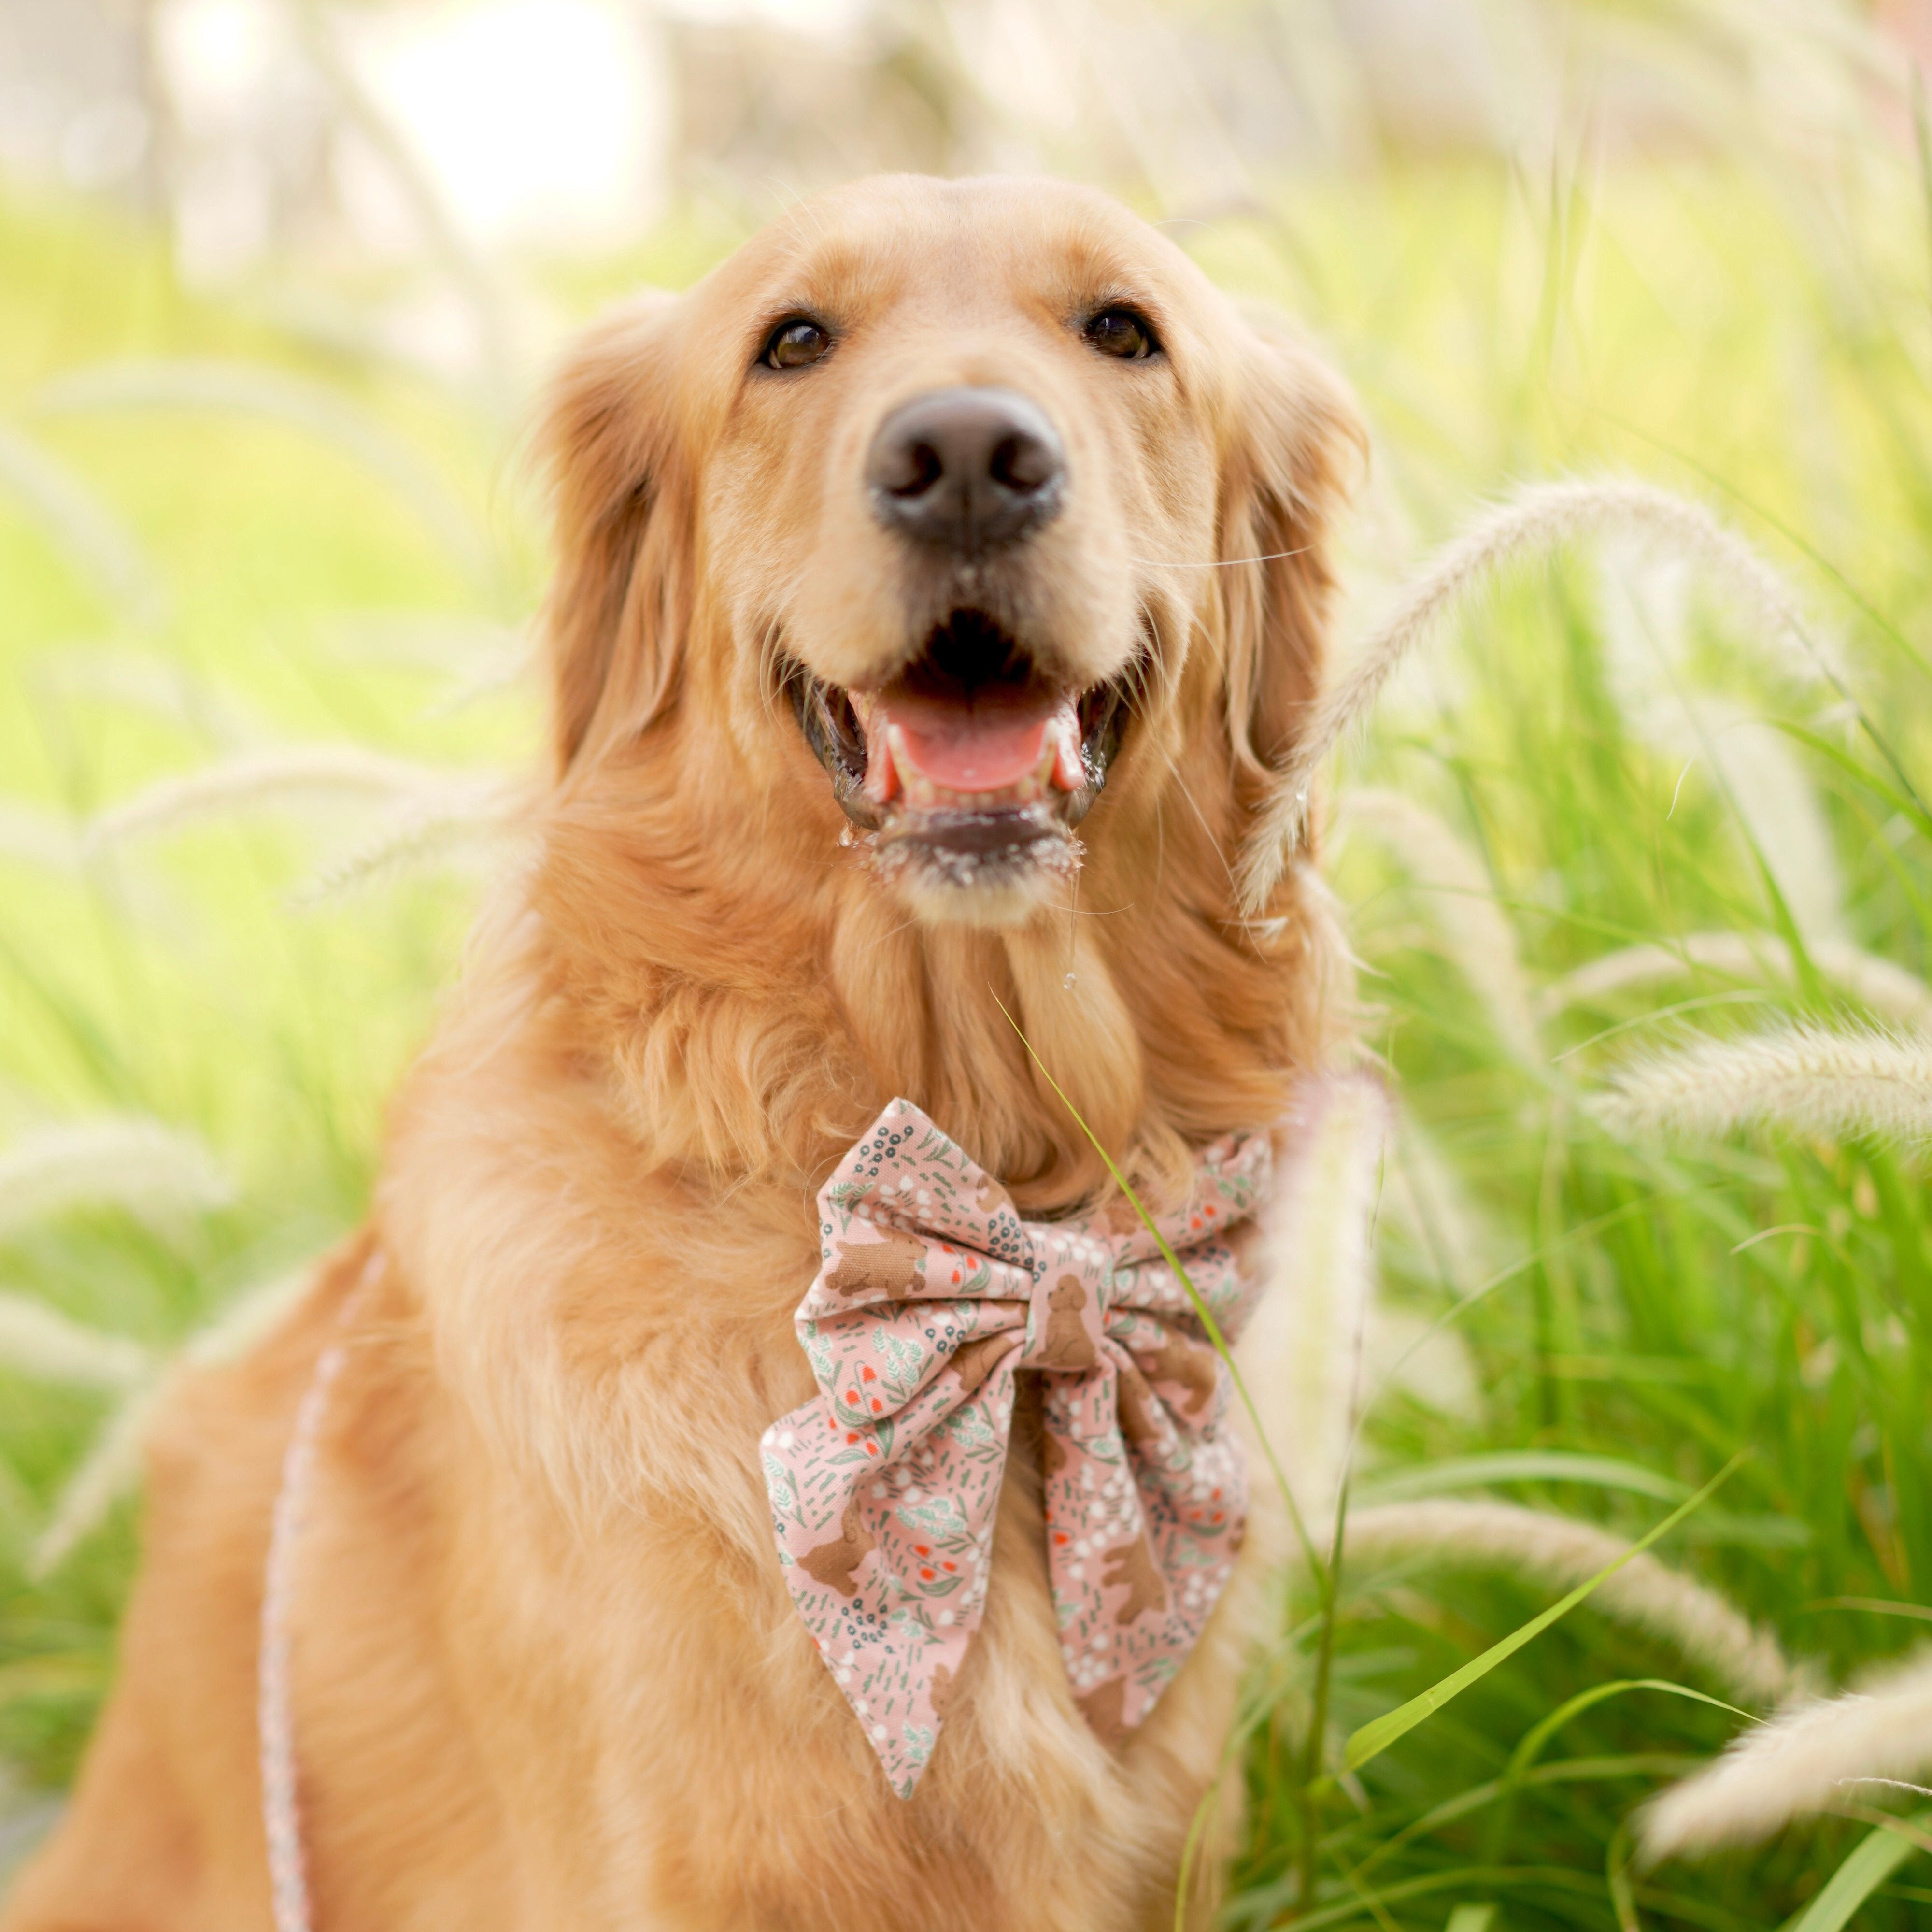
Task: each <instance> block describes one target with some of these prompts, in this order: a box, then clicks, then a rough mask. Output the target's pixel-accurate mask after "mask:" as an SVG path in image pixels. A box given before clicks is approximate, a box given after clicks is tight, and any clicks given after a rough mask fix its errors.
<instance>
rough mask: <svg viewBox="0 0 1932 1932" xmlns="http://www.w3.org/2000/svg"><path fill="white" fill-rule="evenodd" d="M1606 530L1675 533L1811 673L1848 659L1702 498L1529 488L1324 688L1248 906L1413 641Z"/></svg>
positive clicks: (1619, 488)
mask: <svg viewBox="0 0 1932 1932" xmlns="http://www.w3.org/2000/svg"><path fill="white" fill-rule="evenodd" d="M1606 532H1611V533H1634V534H1640V535H1644V536H1651V537H1654V538H1655V539H1658V540H1660V541H1662V542H1667V543H1669V544H1670V545H1672V546H1673V548H1675V549H1676V550H1677V551H1681V552H1682V554H1685V556H1686V557H1688V558H1689V559H1690V560H1692V561H1694V562H1695V563H1697V564H1698V565H1699V566H1700V567H1702V568H1703V569H1706V570H1709V572H1712V574H1713V575H1715V576H1716V577H1717V578H1718V579H1719V580H1720V581H1722V582H1723V583H1724V584H1725V585H1726V586H1727V588H1728V589H1729V590H1730V592H1731V593H1732V594H1733V596H1734V597H1736V599H1737V601H1738V602H1739V605H1741V606H1742V608H1743V609H1744V610H1745V611H1746V612H1748V614H1749V618H1750V621H1751V624H1752V626H1754V628H1756V629H1757V630H1758V631H1759V632H1760V634H1761V635H1763V637H1764V638H1766V639H1768V640H1772V641H1776V642H1777V643H1778V644H1779V645H1781V646H1782V647H1783V656H1784V660H1785V661H1786V662H1787V663H1788V664H1789V665H1790V666H1791V668H1792V669H1793V670H1794V671H1795V672H1797V673H1799V675H1802V676H1803V677H1804V678H1805V679H1806V680H1807V681H1811V682H1814V683H1815V682H1817V681H1821V680H1823V681H1827V682H1831V681H1836V679H1837V678H1838V666H1837V665H1836V663H1835V660H1834V659H1833V658H1832V657H1831V656H1829V654H1828V653H1827V651H1826V649H1825V648H1824V647H1823V646H1822V645H1820V643H1819V642H1818V641H1817V640H1816V639H1814V638H1811V636H1810V635H1808V634H1807V632H1806V630H1805V626H1804V623H1803V621H1802V618H1801V617H1800V616H1799V612H1798V608H1797V605H1796V602H1795V601H1794V599H1793V597H1792V595H1791V593H1790V591H1789V590H1787V587H1785V585H1784V582H1783V581H1782V580H1781V578H1779V576H1778V574H1777V572H1775V570H1773V569H1772V567H1771V566H1770V565H1769V563H1766V561H1765V560H1764V559H1763V557H1760V556H1759V554H1757V551H1755V550H1754V549H1753V548H1751V545H1749V544H1748V543H1746V542H1745V541H1744V539H1742V537H1740V536H1738V535H1736V533H1735V532H1733V531H1732V530H1727V529H1726V528H1725V527H1724V525H1723V524H1721V523H1719V522H1718V520H1717V519H1716V518H1715V517H1713V516H1712V514H1711V513H1710V512H1709V510H1707V509H1705V508H1704V507H1703V506H1702V505H1701V504H1700V503H1693V502H1691V501H1690V500H1688V498H1686V497H1679V496H1675V495H1673V494H1671V492H1670V491H1668V490H1661V489H1658V488H1656V487H1655V485H1652V484H1649V483H1642V482H1633V481H1629V480H1624V479H1613V480H1610V481H1605V482H1588V481H1585V480H1583V479H1565V480H1564V481H1561V482H1553V483H1541V484H1537V485H1532V487H1531V488H1528V489H1526V490H1524V491H1522V492H1521V493H1520V494H1519V495H1518V496H1517V497H1516V498H1515V500H1514V501H1513V502H1511V503H1505V504H1503V505H1502V506H1500V507H1499V508H1498V509H1494V510H1492V511H1491V512H1490V513H1489V514H1488V515H1487V516H1485V517H1484V518H1481V520H1480V521H1478V523H1477V524H1475V526H1474V527H1472V529H1470V530H1467V531H1466V532H1465V533H1463V535H1462V536H1460V537H1458V538H1457V539H1455V540H1454V542H1451V543H1450V544H1448V545H1446V546H1445V548H1443V549H1442V550H1441V551H1438V552H1437V554H1436V557H1435V559H1434V560H1433V562H1431V563H1430V564H1429V565H1428V566H1427V567H1426V568H1425V569H1424V571H1423V572H1422V573H1421V575H1420V576H1419V577H1418V578H1415V580H1414V581H1413V583H1412V585H1411V587H1410V589H1409V594H1408V595H1407V596H1406V597H1405V598H1404V599H1403V601H1402V602H1401V603H1400V605H1398V606H1397V609H1396V611H1394V614H1393V615H1392V616H1391V617H1389V618H1388V620H1386V621H1385V623H1383V624H1382V626H1381V627H1380V628H1379V629H1377V630H1376V631H1375V632H1373V633H1372V634H1371V635H1370V637H1369V638H1367V640H1366V641H1364V643H1363V645H1361V648H1360V649H1359V650H1358V651H1356V652H1355V654H1354V656H1353V657H1352V659H1351V660H1350V662H1349V665H1348V667H1347V669H1346V670H1344V671H1343V672H1342V674H1341V675H1340V677H1339V678H1337V680H1336V681H1335V682H1334V684H1331V686H1330V687H1328V690H1326V691H1325V692H1324V693H1323V694H1322V696H1321V697H1320V698H1319V699H1317V700H1316V704H1315V705H1314V708H1313V713H1312V715H1311V716H1310V719H1309V722H1308V726H1307V729H1306V731H1305V732H1304V733H1303V735H1302V737H1301V741H1300V742H1299V743H1298V744H1297V745H1296V746H1295V749H1294V750H1292V752H1291V753H1289V756H1288V757H1287V758H1286V759H1285V760H1284V761H1283V764H1282V765H1281V767H1280V776H1279V778H1278V780H1277V784H1276V787H1275V790H1274V795H1273V797H1272V798H1271V801H1270V802H1269V803H1268V805H1267V806H1265V807H1264V808H1263V810H1262V814H1261V819H1260V822H1259V824H1258V825H1256V828H1255V830H1254V831H1253V833H1252V834H1250V837H1249V838H1248V840H1247V844H1246V846H1245V847H1244V850H1243V852H1242V855H1241V861H1240V864H1239V865H1238V868H1237V873H1236V878H1237V883H1238V889H1239V892H1240V897H1241V904H1242V906H1243V908H1244V910H1246V911H1247V912H1248V913H1249V914H1250V915H1254V914H1256V913H1257V912H1259V910H1260V909H1261V908H1262V906H1265V905H1266V903H1268V897H1269V895H1270V894H1271V893H1272V892H1273V891H1274V888H1275V886H1276V885H1277V882H1279V880H1280V877H1281V875H1282V871H1283V867H1284V866H1285V865H1286V864H1287V861H1288V858H1289V855H1290V854H1291V853H1292V852H1294V851H1295V850H1296V849H1298V847H1299V846H1300V843H1301V837H1302V834H1303V830H1304V827H1305V825H1306V824H1307V817H1308V801H1309V796H1310V792H1311V790H1312V789H1313V786H1314V783H1315V780H1316V774H1317V773H1318V772H1319V771H1320V770H1321V768H1322V765H1323V763H1324V762H1325V760H1326V759H1328V756H1329V754H1330V753H1331V752H1332V751H1334V749H1335V747H1336V746H1337V744H1340V742H1341V740H1342V738H1343V735H1345V734H1346V732H1348V730H1349V728H1350V727H1351V726H1353V725H1355V724H1356V723H1359V722H1360V721H1361V720H1362V719H1363V718H1364V717H1366V716H1367V713H1368V711H1369V708H1370V706H1371V705H1373V704H1374V702H1375V701H1376V697H1377V696H1378V695H1379V693H1380V692H1381V690H1382V687H1383V686H1384V685H1385V684H1386V683H1387V682H1388V679H1389V677H1390V675H1391V673H1392V672H1394V670H1395V669H1396V667H1397V665H1399V664H1400V663H1401V662H1402V660H1403V658H1404V657H1406V656H1407V655H1408V654H1409V651H1411V650H1412V648H1414V647H1415V645H1417V644H1418V643H1419V642H1420V641H1421V640H1422V639H1423V638H1425V637H1427V636H1428V635H1430V632H1433V630H1434V629H1435V628H1436V626H1437V625H1438V624H1439V623H1440V622H1441V621H1442V620H1443V619H1444V618H1445V617H1447V616H1448V614H1449V613H1450V612H1451V611H1452V610H1454V608H1456V607H1457V605H1458V604H1459V603H1460V601H1461V600H1462V599H1463V596H1465V595H1466V594H1467V593H1469V591H1470V590H1472V589H1473V588H1475V587H1476V586H1477V585H1478V584H1481V583H1483V582H1484V581H1487V579H1488V578H1490V576H1491V575H1493V574H1494V573H1495V572H1497V571H1499V570H1500V569H1504V568H1505V567H1506V566H1508V565H1511V564H1512V563H1518V562H1520V561H1521V560H1523V559H1524V558H1526V557H1534V556H1538V555H1543V554H1547V553H1549V552H1550V551H1554V550H1556V549H1559V548H1562V546H1563V545H1565V544H1568V543H1570V542H1574V541H1575V540H1577V539H1579V538H1580V537H1583V536H1595V535H1598V534H1601V533H1606Z"/></svg>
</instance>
